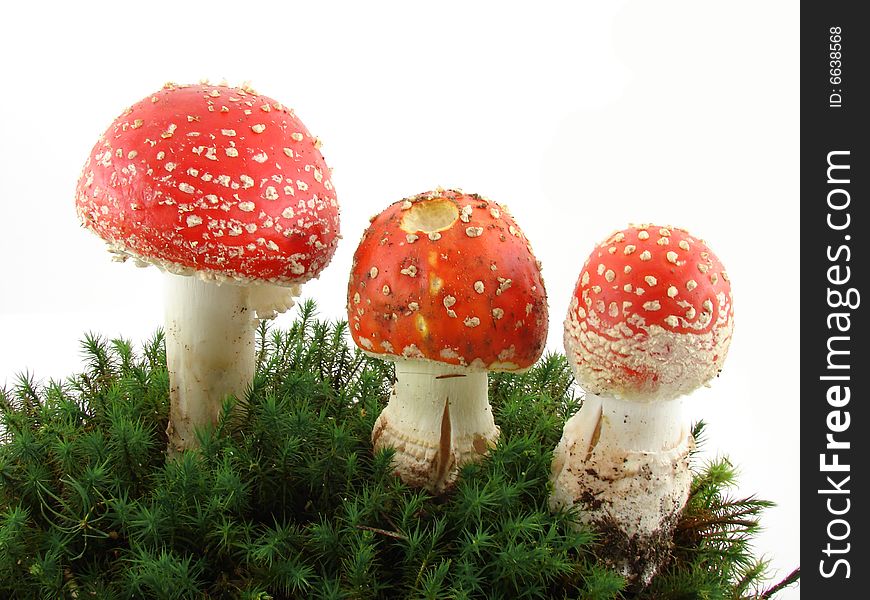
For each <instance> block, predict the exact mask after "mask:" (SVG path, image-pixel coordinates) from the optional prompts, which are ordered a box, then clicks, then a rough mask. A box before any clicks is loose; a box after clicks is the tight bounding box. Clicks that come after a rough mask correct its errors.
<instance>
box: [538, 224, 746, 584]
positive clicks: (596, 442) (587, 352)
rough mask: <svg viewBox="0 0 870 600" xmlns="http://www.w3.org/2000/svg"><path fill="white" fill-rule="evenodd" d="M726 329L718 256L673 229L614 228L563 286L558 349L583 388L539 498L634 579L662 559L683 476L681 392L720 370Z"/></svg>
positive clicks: (728, 309) (687, 477)
mask: <svg viewBox="0 0 870 600" xmlns="http://www.w3.org/2000/svg"><path fill="white" fill-rule="evenodd" d="M732 330H733V312H732V306H731V288H730V285H729V282H728V277H727V275H726V274H725V271H724V270H723V268H722V264H721V263H720V262H719V260H718V259H717V258H716V257H715V256H714V255H713V253H712V252H710V250H709V249H708V248H707V246H706V245H705V244H704V242H703V241H701V240H698V239H696V238H694V237H692V236H691V235H689V233H688V232H686V231H685V230H682V229H677V228H673V227H657V226H655V227H654V226H651V225H639V226H632V227H629V228H628V229H625V230H623V231H619V232H617V233H615V234H614V235H612V236H611V237H610V238H609V239H608V240H606V241H605V242H604V243H602V244H600V245H599V246H598V247H597V248H596V249H595V250H594V251H593V252H592V254H591V256H590V257H589V259H588V260H587V261H586V264H585V265H584V267H583V271H582V273H581V275H580V278H579V280H578V282H577V286H576V288H575V290H574V296H573V298H572V300H571V307H570V309H569V311H568V316H567V318H566V320H565V351H566V354H567V356H568V360H569V362H570V363H571V366H572V367H573V370H574V374H575V377H576V379H577V381H578V383H579V384H580V385H581V386H582V387H583V389H584V390H585V391H586V392H587V393H586V397H585V400H584V402H583V405H582V407H581V408H580V410H579V411H578V412H577V414H575V415H574V416H573V417H571V418H570V419H569V420H568V421H567V422H566V423H565V427H564V431H563V435H562V439H561V440H560V442H559V444H558V446H557V447H556V450H555V452H554V459H553V469H552V482H553V492H552V494H551V497H550V505H551V507H552V508H554V509H564V508H568V507H571V506H575V505H577V506H579V508H580V509H581V510H580V512H579V514H580V518H581V520H582V522H584V523H586V524H590V525H592V526H594V527H596V528H598V529H599V530H603V531H606V532H607V534H608V540H609V544H608V545H607V546H606V547H604V548H603V549H602V552H603V553H604V555H605V558H606V559H607V560H608V561H609V562H610V563H611V564H612V565H613V566H615V567H616V568H618V569H619V570H620V571H621V572H622V573H623V574H624V575H626V576H627V577H629V578H630V579H631V580H633V581H635V582H637V583H639V584H646V583H648V582H649V581H650V579H652V577H653V575H655V573H656V571H657V570H658V569H659V567H660V566H661V565H662V564H663V563H664V562H665V561H666V560H667V558H668V555H669V552H670V547H671V539H672V535H673V529H674V526H675V524H676V521H677V519H678V518H679V516H680V514H681V512H682V510H683V507H684V506H685V503H686V500H687V498H688V493H689V487H690V485H691V481H692V476H691V472H690V470H689V464H688V455H689V452H690V451H691V449H692V447H693V445H694V440H693V439H692V436H691V434H690V432H689V429H688V424H687V423H686V422H685V420H684V418H683V417H682V411H681V402H682V400H681V396H683V395H685V394H688V393H690V392H691V391H693V390H694V389H696V388H697V387H699V386H701V385H704V384H706V383H707V382H708V381H709V380H710V379H711V378H713V377H715V376H716V375H717V374H718V373H719V371H720V370H721V368H722V364H723V362H724V360H725V356H726V354H727V352H728V346H729V345H730V342H731V334H732Z"/></svg>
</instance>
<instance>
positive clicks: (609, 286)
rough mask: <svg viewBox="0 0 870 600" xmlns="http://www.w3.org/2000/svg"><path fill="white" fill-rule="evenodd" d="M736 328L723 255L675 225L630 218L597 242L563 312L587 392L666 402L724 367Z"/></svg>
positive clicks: (570, 351)
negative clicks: (640, 222) (630, 222)
mask: <svg viewBox="0 0 870 600" xmlns="http://www.w3.org/2000/svg"><path fill="white" fill-rule="evenodd" d="M733 327H734V314H733V310H732V301H731V285H730V283H729V280H728V275H727V274H726V273H725V269H724V268H723V267H722V263H721V262H719V259H718V258H716V256H715V255H714V254H713V253H712V252H711V251H710V249H709V248H708V247H707V245H706V244H705V243H704V242H703V241H702V240H700V239H698V238H695V237H693V236H692V235H690V234H689V233H688V232H687V231H686V230H684V229H680V228H677V227H670V226H669V227H660V226H657V225H632V226H630V227H628V228H627V229H624V230H622V231H617V232H616V233H614V234H613V235H611V236H610V237H609V238H607V240H605V241H604V242H603V243H601V244H599V245H598V246H597V247H596V248H595V250H593V252H592V254H591V255H590V256H589V258H588V259H587V261H586V263H585V264H584V266H583V270H582V271H581V274H580V278H579V280H578V281H577V286H576V288H575V289H574V296H573V297H572V299H571V306H570V308H569V310H568V316H567V318H566V320H565V351H566V353H567V356H568V359H569V362H571V363H572V366H573V368H574V374H575V376H576V378H577V381H578V382H579V383H580V385H581V386H582V387H583V389H585V390H586V391H588V392H592V393H594V394H599V395H607V396H613V397H617V398H622V399H626V400H643V401H653V400H668V399H672V398H676V397H678V396H681V395H683V394H687V393H689V392H691V391H692V390H694V389H696V388H697V387H699V386H701V385H703V384H705V383H707V382H708V381H709V380H710V379H711V378H713V377H715V376H716V375H717V374H718V373H719V371H720V370H721V369H722V363H723V362H724V361H725V356H726V354H727V353H728V346H729V345H730V343H731V334H732V331H733Z"/></svg>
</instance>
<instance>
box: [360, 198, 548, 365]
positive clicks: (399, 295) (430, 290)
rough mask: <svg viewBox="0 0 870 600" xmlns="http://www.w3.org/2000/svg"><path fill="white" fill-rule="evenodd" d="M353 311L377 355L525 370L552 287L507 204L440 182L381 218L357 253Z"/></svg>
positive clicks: (537, 344) (534, 354) (366, 346)
mask: <svg viewBox="0 0 870 600" xmlns="http://www.w3.org/2000/svg"><path fill="white" fill-rule="evenodd" d="M348 320H349V322H350V324H351V327H350V329H351V334H352V336H353V339H354V341H355V342H356V344H357V345H358V346H359V347H360V348H362V349H363V350H365V351H366V352H368V353H369V354H372V355H376V356H380V357H390V358H394V359H397V360H399V359H403V358H405V359H425V360H431V361H438V362H442V363H447V364H450V365H459V366H464V367H469V368H473V369H480V370H500V371H516V370H523V369H526V368H528V367H529V366H531V365H532V364H533V363H534V362H535V361H536V360H537V359H538V358H539V357H540V355H541V352H542V351H543V348H544V344H545V342H546V336H547V322H548V318H547V296H546V291H545V289H544V283H543V280H542V279H541V273H540V265H539V263H538V261H537V260H536V259H535V256H534V254H533V253H532V250H531V248H530V246H529V243H528V241H527V240H526V238H525V236H524V235H523V232H522V231H521V230H520V228H519V227H518V226H517V224H516V222H515V221H514V219H513V217H511V216H510V215H509V214H508V213H507V211H506V210H505V209H504V208H502V207H500V206H499V205H498V204H496V203H495V202H493V201H492V200H488V199H485V198H483V197H481V196H479V195H476V194H465V193H463V192H461V191H458V190H440V189H439V190H435V191H432V192H426V193H424V194H419V195H417V196H414V197H412V198H406V199H404V200H401V201H399V202H396V203H395V204H392V205H391V206H389V207H388V208H387V209H386V210H384V211H383V212H382V213H380V214H379V215H377V216H376V217H374V218H373V219H372V221H371V224H370V225H369V227H368V229H367V230H366V232H365V234H364V235H363V238H362V241H361V242H360V244H359V247H358V248H357V251H356V253H355V255H354V260H353V267H352V269H351V275H350V282H349V285H348Z"/></svg>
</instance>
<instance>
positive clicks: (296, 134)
mask: <svg viewBox="0 0 870 600" xmlns="http://www.w3.org/2000/svg"><path fill="white" fill-rule="evenodd" d="M290 137H291V138H293V141H296V142H301V141H302V139H303V138H304V137H305V136H304V135H302V134H301V133H299V132H298V131H294V132H293V133H291V134H290Z"/></svg>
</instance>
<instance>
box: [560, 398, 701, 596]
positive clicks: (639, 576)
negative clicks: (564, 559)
mask: <svg viewBox="0 0 870 600" xmlns="http://www.w3.org/2000/svg"><path fill="white" fill-rule="evenodd" d="M693 445H694V440H693V439H692V436H691V434H690V432H689V428H688V425H687V423H686V422H685V420H684V417H683V416H682V401H681V399H679V398H677V399H674V400H667V401H658V402H637V401H627V400H619V399H616V398H611V397H607V396H596V395H594V394H587V395H586V399H585V401H584V403H583V406H582V407H581V408H580V410H579V411H578V412H577V413H576V414H575V415H574V416H572V417H571V418H570V419H568V421H567V422H566V423H565V427H564V430H563V434H562V439H561V440H560V442H559V444H558V446H557V447H556V449H555V451H554V457H553V471H552V482H553V491H552V494H551V496H550V506H551V508H553V509H554V510H555V509H566V508H569V507H572V506H574V505H575V504H576V505H578V507H579V508H580V512H579V517H580V521H581V522H582V523H585V524H591V525H593V526H595V527H597V528H599V529H602V530H605V531H607V532H608V533H609V535H610V536H611V542H612V550H613V556H612V557H611V563H612V564H613V566H615V567H616V568H618V569H619V570H621V571H622V573H623V574H624V575H625V576H627V577H629V578H630V579H632V580H639V581H641V582H643V583H644V584H646V583H648V582H649V580H650V579H651V578H652V576H653V575H654V574H655V572H656V571H657V570H658V568H659V566H660V565H661V563H662V562H663V561H664V560H665V559H666V557H667V554H668V549H669V546H670V540H671V536H672V533H673V527H674V525H675V523H676V520H677V519H678V518H679V515H680V513H681V512H682V509H683V507H684V506H685V503H686V500H687V498H688V493H689V487H690V485H691V481H692V475H691V472H690V470H689V463H688V454H689V451H690V450H691V449H692V447H693ZM614 531H618V532H620V533H619V535H618V536H617V537H619V538H620V539H618V540H616V539H613V536H614Z"/></svg>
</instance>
